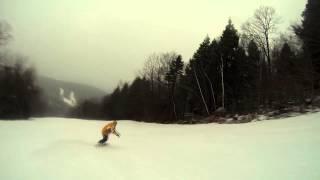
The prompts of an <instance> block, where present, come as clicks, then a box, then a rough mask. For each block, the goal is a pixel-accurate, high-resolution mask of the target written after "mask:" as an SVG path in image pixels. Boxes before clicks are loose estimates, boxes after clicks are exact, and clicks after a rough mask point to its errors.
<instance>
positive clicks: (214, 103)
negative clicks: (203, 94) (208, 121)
mask: <svg viewBox="0 0 320 180" xmlns="http://www.w3.org/2000/svg"><path fill="white" fill-rule="evenodd" d="M203 73H204V75H205V76H206V78H207V80H208V82H209V84H210V89H211V95H212V99H213V106H214V109H216V107H217V106H216V98H215V97H214V90H213V85H212V82H211V80H210V78H209V77H208V74H207V73H206V72H203Z"/></svg>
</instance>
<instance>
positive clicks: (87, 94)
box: [36, 76, 107, 116]
mask: <svg viewBox="0 0 320 180" xmlns="http://www.w3.org/2000/svg"><path fill="white" fill-rule="evenodd" d="M36 83H37V84H38V86H39V87H40V88H41V89H42V90H43V95H44V97H45V99H46V101H47V102H48V113H47V114H48V115H55V116H62V115H64V114H65V113H66V112H67V111H68V109H69V108H70V107H73V106H75V105H77V104H78V103H79V102H81V101H83V100H85V99H97V100H98V99H101V97H103V96H105V95H106V94H107V92H105V91H103V90H101V89H98V88H96V87H92V86H89V85H84V84H79V83H74V82H66V81H61V80H56V79H52V78H49V77H44V76H38V78H37V80H36Z"/></svg>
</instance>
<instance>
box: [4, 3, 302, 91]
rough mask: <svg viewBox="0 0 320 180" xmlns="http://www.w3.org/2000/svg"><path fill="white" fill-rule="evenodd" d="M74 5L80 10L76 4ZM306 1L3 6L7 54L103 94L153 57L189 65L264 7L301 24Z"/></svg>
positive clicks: (40, 71) (284, 22) (282, 27)
mask: <svg viewBox="0 0 320 180" xmlns="http://www.w3.org/2000/svg"><path fill="white" fill-rule="evenodd" d="M75 2H77V3H75ZM305 4H306V0H294V1H292V0H283V1H276V0H260V1H257V0H243V1H231V0H225V1H218V0H212V1H208V0H198V1H189V2H185V1H182V0H177V1H169V0H162V1H147V0H137V1H134V2H133V1H114V0H109V1H102V0H91V1H89V0H79V1H71V0H56V1H41V0H29V1H26V0H1V2H0V19H2V20H5V21H7V22H8V23H9V24H10V25H11V27H12V36H13V39H12V40H11V41H10V42H9V44H8V48H9V49H10V50H11V51H14V52H17V53H19V54H21V55H23V56H26V57H28V60H29V62H30V63H32V64H34V66H35V67H36V69H37V72H38V74H39V75H44V76H48V77H51V78H54V79H58V80H66V81H72V82H77V83H83V84H88V85H91V86H95V87H98V88H100V89H102V90H105V91H110V90H112V89H113V88H114V87H115V86H116V85H117V84H118V83H119V81H131V80H132V79H133V78H134V77H135V75H136V74H137V72H138V71H139V70H140V69H141V68H142V66H143V63H144V61H145V59H146V57H147V56H148V55H150V54H152V53H158V52H170V51H175V52H176V53H179V54H181V55H182V57H183V60H184V61H185V62H187V61H188V60H189V59H190V58H191V56H192V55H193V53H194V52H195V51H196V49H197V48H198V46H199V44H200V43H201V42H202V41H203V39H204V38H205V36H206V35H209V36H210V38H216V37H219V36H220V35H221V33H222V31H223V29H224V28H225V26H226V24H227V22H228V19H229V18H231V19H232V21H233V23H234V24H235V26H236V28H237V29H238V31H241V29H240V26H241V24H242V23H243V22H245V21H246V20H247V19H248V18H249V17H251V16H252V15H253V13H254V11H255V9H257V8H258V7H259V6H261V5H265V6H272V7H274V8H275V9H276V12H277V14H278V15H279V16H280V17H281V22H282V23H281V24H280V32H281V31H285V30H286V29H287V28H288V27H289V26H290V24H293V23H295V22H298V21H299V20H300V18H301V13H302V12H303V10H304V8H305Z"/></svg>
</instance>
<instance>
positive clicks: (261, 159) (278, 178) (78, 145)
mask: <svg viewBox="0 0 320 180" xmlns="http://www.w3.org/2000/svg"><path fill="white" fill-rule="evenodd" d="M105 123H106V122H103V121H86V120H77V119H63V118H40V119H35V120H33V121H0V141H1V146H0V179H1V180H26V179H30V180H72V179H76V180H95V179H97V180H101V179H108V180H129V179H130V180H151V179H152V180H158V179H159V180H160V179H161V180H302V179H306V180H319V179H320V113H314V114H309V115H303V116H299V117H293V118H287V119H282V120H268V121H260V122H253V123H248V124H224V125H221V124H201V125H159V124H152V123H138V122H133V121H120V122H119V123H118V131H119V132H120V133H121V135H122V136H121V137H120V138H117V137H116V136H111V138H110V142H109V144H108V145H106V146H96V142H97V141H98V140H99V139H100V138H101V137H100V129H101V128H102V127H103V125H104V124H105Z"/></svg>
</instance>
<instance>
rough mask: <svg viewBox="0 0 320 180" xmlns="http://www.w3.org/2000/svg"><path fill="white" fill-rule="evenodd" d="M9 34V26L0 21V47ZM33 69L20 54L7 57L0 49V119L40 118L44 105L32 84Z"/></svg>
mask: <svg viewBox="0 0 320 180" xmlns="http://www.w3.org/2000/svg"><path fill="white" fill-rule="evenodd" d="M11 37H12V35H11V33H10V25H9V24H8V23H6V22H4V21H2V22H0V47H1V45H5V44H6V43H7V42H8V41H9V40H10V39H11ZM35 78H36V74H35V70H34V68H32V67H30V66H28V65H27V64H26V59H25V58H24V57H23V56H21V55H15V54H11V53H9V52H6V51H3V50H2V49H0V87H1V89H0V118H1V119H27V118H29V117H31V116H41V115H43V112H44V110H45V102H44V101H43V99H42V98H41V89H40V88H39V87H38V86H37V85H36V84H35Z"/></svg>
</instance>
